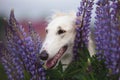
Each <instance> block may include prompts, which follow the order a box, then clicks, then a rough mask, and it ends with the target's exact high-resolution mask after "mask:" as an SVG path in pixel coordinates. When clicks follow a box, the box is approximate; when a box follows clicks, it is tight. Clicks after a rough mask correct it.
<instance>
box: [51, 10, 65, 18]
mask: <svg viewBox="0 0 120 80" xmlns="http://www.w3.org/2000/svg"><path fill="white" fill-rule="evenodd" d="M65 15H67V14H66V13H63V12H60V11H56V12H54V14H53V15H52V17H51V19H55V18H57V17H61V16H65Z"/></svg>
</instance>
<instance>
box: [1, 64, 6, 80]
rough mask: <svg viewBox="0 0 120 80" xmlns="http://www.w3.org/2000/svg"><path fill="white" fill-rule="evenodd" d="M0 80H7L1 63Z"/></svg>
mask: <svg viewBox="0 0 120 80" xmlns="http://www.w3.org/2000/svg"><path fill="white" fill-rule="evenodd" d="M0 80H7V75H6V73H5V70H4V67H3V65H2V64H1V63H0Z"/></svg>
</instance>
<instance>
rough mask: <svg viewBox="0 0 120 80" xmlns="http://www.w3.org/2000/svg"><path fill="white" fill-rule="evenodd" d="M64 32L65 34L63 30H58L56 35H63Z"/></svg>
mask: <svg viewBox="0 0 120 80" xmlns="http://www.w3.org/2000/svg"><path fill="white" fill-rule="evenodd" d="M65 32H66V31H65V30H62V29H60V30H59V31H58V32H57V33H58V34H63V33H65Z"/></svg>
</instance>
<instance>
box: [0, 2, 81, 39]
mask: <svg viewBox="0 0 120 80" xmlns="http://www.w3.org/2000/svg"><path fill="white" fill-rule="evenodd" d="M80 1H81V0H71V1H70V0H0V40H2V39H3V38H4V36H2V35H3V34H4V27H3V26H2V25H3V24H4V22H3V21H2V18H6V19H7V20H8V19H9V15H10V11H11V9H14V14H15V17H16V19H17V20H18V22H19V23H21V24H22V25H23V26H24V27H25V28H26V29H27V26H28V22H29V21H31V22H32V24H33V26H34V27H35V30H36V31H37V32H39V33H40V36H41V38H42V39H44V36H45V32H44V28H45V27H46V26H47V22H46V19H47V18H48V17H50V16H51V15H52V14H53V13H54V12H55V11H62V12H69V11H77V7H78V6H79V3H80Z"/></svg>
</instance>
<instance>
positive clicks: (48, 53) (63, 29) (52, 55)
mask: <svg viewBox="0 0 120 80" xmlns="http://www.w3.org/2000/svg"><path fill="white" fill-rule="evenodd" d="M45 30H46V38H45V41H44V43H43V46H42V48H41V51H40V58H41V59H42V60H45V61H46V66H47V68H52V67H54V66H55V65H56V64H57V63H58V62H59V61H60V59H61V58H62V57H64V56H66V55H69V54H72V53H71V52H72V51H71V52H70V53H69V52H68V51H69V50H71V47H73V43H74V38H75V34H76V32H75V14H74V13H73V14H72V13H70V14H65V13H57V14H55V15H53V16H52V20H51V21H50V23H49V24H48V26H47V27H46V29H45Z"/></svg>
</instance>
